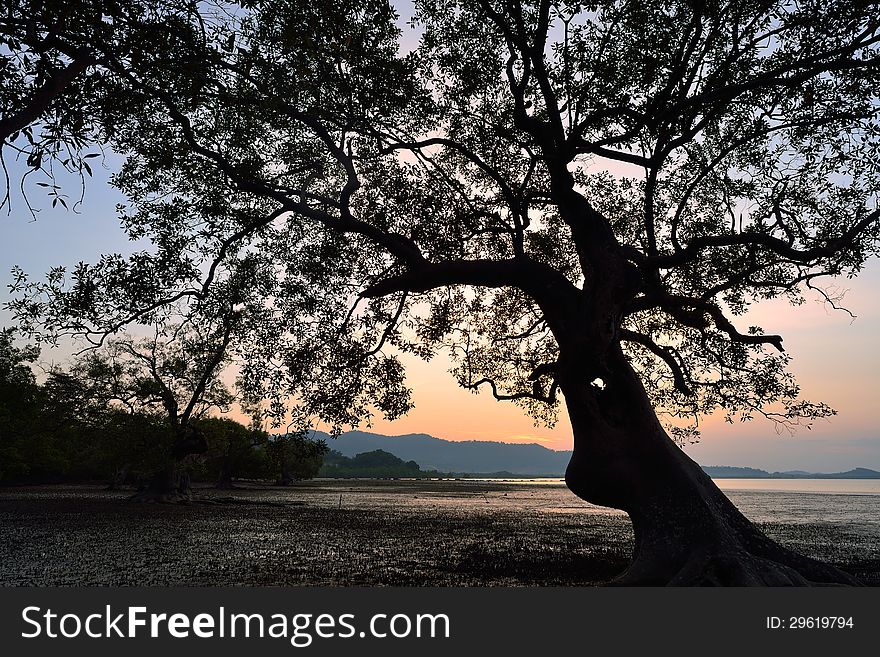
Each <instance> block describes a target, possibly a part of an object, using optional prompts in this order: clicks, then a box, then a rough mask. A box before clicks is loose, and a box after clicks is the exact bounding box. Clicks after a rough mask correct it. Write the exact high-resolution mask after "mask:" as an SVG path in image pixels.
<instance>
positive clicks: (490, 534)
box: [0, 481, 880, 586]
mask: <svg viewBox="0 0 880 657" xmlns="http://www.w3.org/2000/svg"><path fill="white" fill-rule="evenodd" d="M128 494H130V493H129V492H124V491H123V492H107V491H103V490H101V489H100V488H99V487H96V486H95V487H88V486H77V487H29V488H0V584H2V585H7V586H10V585H11V586H33V585H38V586H49V585H110V586H120V585H192V586H203V585H205V586H208V585H209V586H230V585H331V586H333V585H348V586H376V585H392V586H495V585H505V586H509V585H513V586H520V585H594V584H602V583H604V582H607V581H608V580H610V579H611V578H612V577H614V575H616V574H617V573H619V572H620V571H621V570H623V569H624V568H625V566H626V563H627V560H628V556H629V554H630V551H631V548H632V530H631V527H630V524H629V520H628V519H627V517H626V516H625V515H621V514H617V513H614V512H610V511H608V510H605V509H599V508H597V507H590V506H589V505H586V504H584V503H583V502H581V501H580V500H578V499H577V498H575V497H574V496H573V495H571V494H570V493H569V492H568V491H567V490H566V489H565V488H564V487H562V486H559V485H547V484H505V483H487V482H463V481H462V482H458V481H454V482H439V481H425V482H416V481H335V482H330V481H322V482H309V483H306V484H301V485H298V486H295V487H292V488H289V489H278V488H264V487H259V486H254V487H251V488H248V489H240V490H236V491H234V492H233V493H232V495H233V496H234V497H235V498H237V499H238V500H242V501H244V502H248V503H243V504H193V505H190V506H165V505H152V504H148V505H135V504H131V503H128V502H126V501H125V500H126V496H127V495H128ZM199 494H200V495H203V496H205V497H208V498H210V497H212V496H213V497H215V498H217V497H221V496H226V495H229V493H227V492H222V493H221V492H219V491H214V490H211V489H204V490H200V491H199ZM734 501H736V499H734ZM254 502H258V503H260V504H254ZM266 502H275V503H283V504H284V506H274V505H269V504H265V503H266ZM762 527H763V528H764V530H765V531H766V532H767V533H768V534H770V535H771V536H772V537H774V538H776V539H777V540H779V541H780V542H782V543H783V544H785V545H788V546H790V547H792V548H794V549H796V550H798V551H800V552H802V553H805V554H808V555H810V556H814V557H817V558H819V559H823V560H825V561H829V562H832V563H835V564H837V565H838V566H840V567H842V568H844V569H845V570H847V571H849V572H851V573H853V574H855V575H856V576H857V577H859V578H860V579H862V581H864V582H865V583H867V584H871V585H880V536H878V533H877V532H875V531H874V529H873V528H872V527H873V525H854V526H850V525H847V524H845V523H839V522H809V523H805V522H765V523H762ZM866 527H867V529H866Z"/></svg>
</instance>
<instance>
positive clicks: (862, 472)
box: [703, 465, 880, 479]
mask: <svg viewBox="0 0 880 657" xmlns="http://www.w3.org/2000/svg"><path fill="white" fill-rule="evenodd" d="M703 470H705V471H706V473H707V474H708V475H709V476H710V477H713V478H715V479H880V472H877V471H876V470H869V469H868V468H854V469H852V470H847V471H846V472H804V471H803V470H788V471H786V472H767V471H766V470H759V469H757V468H735V467H733V466H730V465H704V466H703Z"/></svg>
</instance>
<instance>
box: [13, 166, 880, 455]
mask: <svg viewBox="0 0 880 657" xmlns="http://www.w3.org/2000/svg"><path fill="white" fill-rule="evenodd" d="M108 175H109V171H108V170H106V169H105V170H99V171H96V179H95V180H94V181H93V182H92V184H91V185H90V186H89V188H88V189H87V192H86V198H85V203H84V205H83V206H82V209H81V214H74V213H72V212H65V211H63V210H60V209H55V210H52V209H51V208H44V209H43V211H41V212H40V213H39V219H38V220H37V221H33V220H31V218H30V216H29V215H28V214H27V212H26V208H25V207H24V204H23V202H22V201H21V199H20V198H16V197H15V196H14V197H13V210H12V213H11V214H10V215H6V213H5V212H4V213H3V215H2V216H0V224H2V232H0V234H2V236H3V239H2V240H0V281H2V283H3V290H2V293H0V294H2V296H0V299H2V300H3V301H5V300H8V298H9V295H8V291H7V289H6V284H7V283H8V281H9V270H10V268H11V267H12V266H13V265H14V264H18V265H21V266H22V267H23V268H24V269H25V271H27V272H30V273H31V274H33V275H35V276H36V275H41V274H42V273H44V272H45V271H46V270H47V269H48V268H49V267H51V266H53V265H67V266H71V265H73V264H75V263H76V262H78V261H79V260H85V261H94V260H95V259H96V257H97V256H98V255H99V254H100V253H103V252H112V251H120V252H127V251H130V250H131V245H130V243H129V242H127V240H126V238H125V236H124V235H123V233H122V232H121V230H120V229H119V225H118V222H117V220H116V214H115V210H114V206H115V204H116V203H117V202H119V201H120V200H121V198H120V197H118V196H117V195H116V193H115V191H114V190H112V189H110V188H109V187H108V185H107V178H108ZM37 189H38V190H39V188H37ZM37 193H39V191H38V192H37ZM837 285H838V286H839V287H841V288H843V289H846V290H848V292H847V294H846V300H847V306H848V307H849V308H850V309H851V310H852V311H853V312H854V313H855V314H856V315H857V316H858V317H857V319H855V320H852V319H851V318H850V317H849V316H848V315H846V314H844V313H841V312H835V311H832V310H830V309H827V308H825V307H824V306H823V305H822V304H820V303H819V302H818V301H817V300H811V301H810V302H808V303H807V304H805V305H804V306H801V307H799V308H792V307H790V306H788V305H787V304H786V303H784V302H771V303H767V304H765V305H763V306H761V307H758V308H757V309H755V310H754V311H753V313H752V314H751V316H750V317H749V318H748V319H747V320H746V319H743V318H740V319H738V321H737V323H738V325H739V326H740V327H741V328H742V327H746V326H748V325H749V324H754V323H757V324H759V325H761V326H763V327H764V328H765V330H767V331H768V332H771V333H776V332H779V333H781V334H782V335H783V336H784V338H785V345H786V349H787V350H788V352H789V353H790V354H792V355H793V356H794V371H795V372H796V374H797V375H798V377H799V380H800V382H801V384H802V388H803V391H804V395H805V396H806V397H807V398H809V399H813V400H822V401H825V402H827V403H829V404H831V405H832V406H833V407H834V408H836V409H837V410H838V412H839V414H838V415H837V416H836V417H833V418H830V419H829V420H822V421H819V422H818V423H817V424H816V425H815V426H814V427H813V429H812V431H807V430H806V429H802V430H800V431H799V432H798V433H797V434H795V435H794V436H790V435H789V434H788V433H787V432H786V433H782V434H781V435H778V434H777V433H776V431H775V430H774V427H773V425H772V424H770V423H768V422H766V421H764V420H754V421H752V422H749V423H745V424H737V425H734V426H731V425H727V424H725V423H724V422H723V421H721V420H720V419H719V418H709V419H707V420H706V421H705V422H704V424H703V440H702V442H701V443H700V444H698V445H693V446H690V447H688V448H687V451H688V453H689V454H690V455H691V456H692V457H693V458H695V459H696V460H697V461H699V462H701V463H703V464H704V465H719V464H723V465H740V466H754V467H762V468H768V469H771V470H776V469H805V470H815V471H837V470H841V469H849V468H852V467H857V466H862V467H870V468H876V469H880V432H878V431H877V413H878V401H877V396H878V392H880V344H878V336H880V263H878V262H877V261H872V262H871V263H869V265H868V267H867V268H866V270H865V271H864V272H863V274H862V276H861V277H860V278H858V279H855V280H849V281H847V280H845V281H838V282H837ZM9 323H10V319H9V313H8V312H5V311H0V325H8V324H9ZM66 353H67V352H64V351H62V352H52V351H46V352H44V354H43V358H44V360H45V361H47V362H48V361H51V360H63V358H64V357H66ZM408 365H409V381H410V383H411V385H412V387H413V388H414V401H415V405H416V407H415V409H414V410H413V411H411V412H410V414H409V415H408V416H407V417H405V418H402V419H400V420H398V421H396V422H393V423H389V422H386V421H376V422H375V424H374V425H373V427H372V429H371V430H372V431H376V432H379V433H385V434H389V435H397V434H405V433H428V434H431V435H434V436H437V437H440V438H447V439H450V440H502V441H508V442H537V443H540V444H542V445H545V446H546V447H549V448H552V449H569V448H570V447H571V430H570V428H569V426H568V424H567V421H566V419H565V415H564V414H561V416H560V422H559V424H558V425H557V426H556V427H554V428H553V429H548V428H545V427H535V426H534V425H533V423H532V421H531V419H530V418H528V417H526V416H524V415H523V414H522V412H521V411H520V410H519V409H518V408H517V407H515V406H513V405H512V404H509V403H502V402H496V401H494V400H493V399H492V397H491V395H489V394H480V395H474V394H473V393H471V392H469V391H466V390H463V389H461V388H458V387H457V385H456V384H455V382H454V380H453V379H452V377H451V376H450V375H449V374H448V372H447V369H448V363H447V362H445V361H444V359H442V358H437V359H435V360H433V361H432V362H430V363H424V362H421V361H418V360H410V361H408ZM318 428H321V427H318ZM364 428H366V427H364Z"/></svg>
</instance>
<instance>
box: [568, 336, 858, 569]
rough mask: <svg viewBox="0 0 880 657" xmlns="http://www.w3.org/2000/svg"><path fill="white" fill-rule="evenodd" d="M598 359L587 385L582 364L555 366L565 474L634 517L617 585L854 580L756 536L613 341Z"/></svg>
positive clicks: (579, 491) (578, 490) (599, 500)
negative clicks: (666, 424)
mask: <svg viewBox="0 0 880 657" xmlns="http://www.w3.org/2000/svg"><path fill="white" fill-rule="evenodd" d="M602 361H603V364H604V365H605V366H604V367H602V368H601V370H602V386H604V387H600V385H596V384H593V383H591V381H592V380H593V377H592V375H588V374H587V372H585V371H584V368H583V367H578V368H567V369H562V368H561V369H560V374H559V377H560V379H559V380H560V385H561V387H562V390H563V393H564V394H565V398H566V404H567V406H568V410H569V414H570V418H571V424H572V429H573V432H574V452H573V454H572V458H571V462H570V463H569V466H568V469H567V471H566V476H565V479H566V483H567V484H568V487H569V488H570V489H571V490H572V491H573V492H574V493H575V494H576V495H578V496H579V497H581V498H582V499H584V500H586V501H588V502H591V503H593V504H599V505H602V506H608V507H613V508H617V509H622V510H624V511H626V512H627V513H628V514H629V515H630V518H631V519H632V523H633V530H634V532H635V549H634V554H633V561H632V565H631V566H630V567H629V569H628V570H627V571H626V572H625V573H623V574H622V575H621V576H620V577H619V578H618V580H616V581H617V582H619V583H628V584H646V585H659V584H672V585H734V586H735V585H807V584H857V583H858V582H857V581H856V580H855V579H854V578H852V577H851V576H849V575H847V574H846V573H843V572H842V571H840V570H838V569H837V568H834V567H833V566H829V565H827V564H824V563H821V562H818V561H815V560H813V559H809V558H807V557H803V556H800V555H798V554H796V553H793V552H791V551H790V550H788V549H786V548H783V547H782V546H780V545H779V544H777V543H775V542H774V541H772V540H771V539H769V538H768V537H766V536H765V535H764V534H763V533H761V531H760V530H759V529H758V528H757V527H755V526H754V525H753V524H752V523H751V522H750V521H749V520H748V519H746V518H745V517H744V516H743V515H742V514H741V513H740V512H739V511H738V510H737V509H736V507H735V506H734V505H733V504H732V503H731V502H730V500H728V499H727V497H726V496H725V495H724V494H723V493H722V492H721V491H720V490H719V489H718V487H717V486H716V485H715V483H714V482H713V481H712V479H711V478H710V477H709V476H708V475H706V474H705V472H704V471H703V470H702V468H701V467H700V466H699V465H697V463H695V462H694V461H693V460H691V459H690V458H688V456H687V455H686V454H685V453H684V452H683V450H682V449H681V448H679V447H678V446H677V445H676V444H675V443H674V442H673V441H672V440H671V439H670V438H669V436H668V435H667V434H666V432H665V431H664V429H663V427H662V426H661V424H660V422H659V421H658V420H657V416H656V414H655V412H654V410H653V408H652V407H651V404H650V401H649V399H648V396H647V395H646V393H645V390H644V387H643V386H642V383H641V381H640V380H639V378H638V376H637V375H636V373H635V372H634V371H633V369H632V367H631V366H630V364H629V362H628V360H627V359H626V358H625V356H624V355H623V353H622V352H621V351H620V349H619V348H618V347H614V348H613V349H612V350H611V353H609V354H605V355H604V357H603V358H602ZM585 375H587V376H586V377H585ZM585 378H586V379H587V380H585Z"/></svg>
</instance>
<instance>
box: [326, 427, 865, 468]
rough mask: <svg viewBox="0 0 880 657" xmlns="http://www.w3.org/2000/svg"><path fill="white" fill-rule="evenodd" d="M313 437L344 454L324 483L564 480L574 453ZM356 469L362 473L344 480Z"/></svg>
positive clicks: (483, 443) (333, 460)
mask: <svg viewBox="0 0 880 657" xmlns="http://www.w3.org/2000/svg"><path fill="white" fill-rule="evenodd" d="M311 437H312V438H315V439H321V440H326V441H327V444H328V445H329V446H330V447H331V449H333V450H334V451H335V452H336V453H337V454H338V456H336V455H334V456H329V458H328V459H327V460H325V468H324V469H323V470H322V472H321V473H319V475H318V476H321V477H327V476H331V477H333V476H335V477H342V476H352V477H370V476H378V477H383V476H394V477H415V478H419V477H436V476H459V477H493V478H526V477H562V476H564V474H565V467H566V466H567V465H568V460H569V459H570V458H571V452H570V451H567V450H554V449H548V448H547V447H544V446H543V445H538V444H535V443H504V442H495V441H489V440H466V441H453V440H444V439H443V438H436V437H435V436H430V435H428V434H424V433H419V434H407V435H403V436H385V435H382V434H377V433H369V432H366V431H349V432H347V433H343V434H342V435H340V436H339V437H338V438H335V439H334V438H331V437H330V435H329V434H327V433H324V432H323V431H312V432H311ZM377 450H381V451H382V452H383V455H378V457H377V456H376V455H372V456H370V457H367V458H366V460H364V459H362V460H361V461H358V462H346V461H343V460H341V459H340V457H343V458H346V459H354V460H356V459H357V457H358V455H364V454H367V453H370V452H375V451H377ZM385 454H387V456H393V457H395V458H396V459H397V460H398V461H399V463H395V462H391V461H390V460H388V458H387V456H385ZM377 461H378V462H377ZM371 468H379V470H381V471H382V472H383V473H384V474H376V475H371V474H363V473H364V472H366V471H369V470H370V469H371ZM350 469H354V470H357V471H358V473H357V474H355V473H352V474H348V475H345V474H342V473H343V472H345V471H346V470H350ZM703 470H705V471H706V473H707V474H708V475H709V476H710V477H713V478H716V479H880V472H878V471H876V470H870V469H868V468H854V469H852V470H847V471H846V472H833V473H824V472H804V471H801V470H791V471H787V472H768V471H767V470H760V469H758V468H741V467H733V466H727V465H710V466H703ZM392 472H399V473H400V474H391V473H392Z"/></svg>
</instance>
